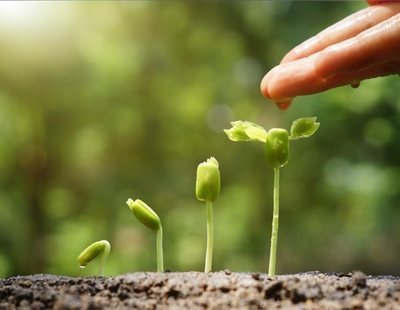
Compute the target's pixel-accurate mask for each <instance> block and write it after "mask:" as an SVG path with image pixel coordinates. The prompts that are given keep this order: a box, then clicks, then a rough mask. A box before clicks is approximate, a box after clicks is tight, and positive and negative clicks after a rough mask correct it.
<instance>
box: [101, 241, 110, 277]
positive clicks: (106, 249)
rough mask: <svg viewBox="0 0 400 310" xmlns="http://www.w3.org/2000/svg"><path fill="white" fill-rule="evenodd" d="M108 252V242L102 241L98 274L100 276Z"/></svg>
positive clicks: (102, 272) (102, 273)
mask: <svg viewBox="0 0 400 310" xmlns="http://www.w3.org/2000/svg"><path fill="white" fill-rule="evenodd" d="M109 254H110V244H109V243H108V242H104V250H103V252H102V253H101V256H100V267H99V274H100V275H101V276H102V277H103V276H104V269H105V266H106V261H107V258H108V255H109Z"/></svg>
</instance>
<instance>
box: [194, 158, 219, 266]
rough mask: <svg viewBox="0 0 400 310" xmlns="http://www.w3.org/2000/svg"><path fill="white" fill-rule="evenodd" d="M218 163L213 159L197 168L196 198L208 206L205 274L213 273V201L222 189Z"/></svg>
mask: <svg viewBox="0 0 400 310" xmlns="http://www.w3.org/2000/svg"><path fill="white" fill-rule="evenodd" d="M218 167H219V164H218V161H217V160H216V159H215V158H214V157H211V158H209V159H207V161H205V162H202V163H201V164H199V165H198V166H197V174H196V197H197V199H198V200H200V201H205V202H206V206H207V249H206V261H205V267H204V272H211V268H212V255H213V247H214V223H213V222H214V220H213V205H212V204H213V201H214V200H215V199H217V197H218V195H219V190H220V187H221V178H220V174H219V169H218Z"/></svg>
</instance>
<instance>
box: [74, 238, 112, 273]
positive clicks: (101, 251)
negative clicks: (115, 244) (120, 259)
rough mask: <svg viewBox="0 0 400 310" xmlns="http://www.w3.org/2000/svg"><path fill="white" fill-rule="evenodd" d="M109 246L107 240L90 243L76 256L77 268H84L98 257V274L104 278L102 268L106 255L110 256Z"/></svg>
mask: <svg viewBox="0 0 400 310" xmlns="http://www.w3.org/2000/svg"><path fill="white" fill-rule="evenodd" d="M110 249H111V245H110V242H108V241H107V240H101V241H97V242H94V243H92V244H91V245H89V246H88V247H87V248H86V249H84V250H83V251H82V253H81V254H80V255H79V256H78V263H79V267H81V268H86V266H87V264H89V263H90V262H91V261H92V260H94V259H95V258H96V257H97V256H100V267H99V274H100V275H101V276H104V268H105V265H106V261H107V258H108V255H109V254H110Z"/></svg>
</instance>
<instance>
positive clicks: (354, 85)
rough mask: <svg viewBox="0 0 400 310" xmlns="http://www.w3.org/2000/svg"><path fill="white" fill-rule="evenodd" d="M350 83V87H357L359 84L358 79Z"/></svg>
mask: <svg viewBox="0 0 400 310" xmlns="http://www.w3.org/2000/svg"><path fill="white" fill-rule="evenodd" d="M350 85H351V87H353V88H358V87H359V86H360V82H359V81H356V82H352V83H351V84H350Z"/></svg>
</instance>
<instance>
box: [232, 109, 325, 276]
mask: <svg viewBox="0 0 400 310" xmlns="http://www.w3.org/2000/svg"><path fill="white" fill-rule="evenodd" d="M316 120H317V118H316V117H305V118H299V119H297V120H295V121H294V122H293V123H292V127H291V129H290V135H289V133H288V132H287V130H285V129H282V128H272V129H270V130H269V131H268V132H267V131H266V130H265V129H264V128H263V127H261V126H259V125H257V124H254V123H250V122H243V121H236V122H232V123H231V124H232V128H230V129H229V130H224V131H225V133H226V135H227V136H228V138H229V139H230V140H232V141H257V142H263V143H265V158H266V161H267V163H268V164H269V165H270V166H271V167H272V168H273V169H274V194H273V216H272V233H271V247H270V252H269V253H270V254H269V255H270V256H269V268H268V274H269V275H270V276H274V275H275V267H276V248H277V244H278V225H279V173H280V168H281V167H283V166H284V165H286V164H287V162H288V157H289V140H297V139H301V138H307V137H310V136H312V135H313V134H314V133H315V132H316V131H317V129H318V127H319V123H317V122H316Z"/></svg>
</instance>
